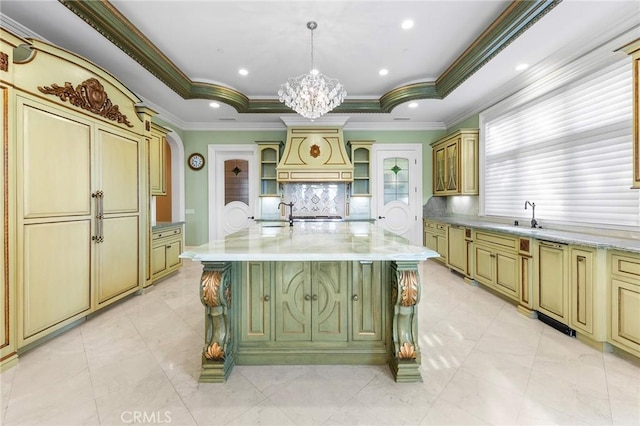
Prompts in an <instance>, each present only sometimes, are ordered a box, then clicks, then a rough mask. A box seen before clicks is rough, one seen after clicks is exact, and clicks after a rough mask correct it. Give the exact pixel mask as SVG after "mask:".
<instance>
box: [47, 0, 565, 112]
mask: <svg viewBox="0 0 640 426" xmlns="http://www.w3.org/2000/svg"><path fill="white" fill-rule="evenodd" d="M58 1H59V2H60V3H62V4H63V5H64V6H65V7H67V8H68V9H69V10H71V11H72V12H73V13H75V14H76V15H77V16H79V17H80V18H81V19H82V20H84V21H85V22H86V23H87V24H89V25H90V26H91V27H93V28H94V29H95V30H96V31H98V32H99V33H100V34H102V35H103V36H104V37H106V38H107V39H108V40H109V41H111V42H112V43H113V44H114V45H116V46H117V47H118V48H119V49H120V50H122V51H123V52H124V53H126V54H127V55H129V56H130V57H131V58H132V59H134V60H135V61H136V62H138V63H139V64H140V65H142V66H143V67H144V68H145V69H147V70H148V71H149V72H150V73H151V74H153V75H154V76H156V77H157V78H158V79H160V80H161V81H162V82H163V83H164V84H166V85H167V87H169V88H171V89H172V90H173V91H175V92H176V93H177V94H178V95H179V96H181V97H182V98H183V99H208V100H215V101H218V102H223V103H225V104H227V105H229V106H231V107H233V108H234V109H235V110H236V111H237V112H238V113H272V114H273V113H275V114H285V113H291V112H292V111H291V110H290V109H289V108H288V107H286V106H285V105H284V104H282V103H281V102H279V101H278V99H277V98H275V97H274V98H272V99H249V98H248V97H247V96H246V95H245V94H243V93H241V92H239V91H237V90H234V89H231V88H229V87H225V86H222V85H220V84H215V83H207V82H202V81H193V80H190V79H189V78H188V77H187V75H186V74H185V73H184V72H183V71H182V70H180V69H179V68H178V67H177V66H176V65H175V64H174V63H173V62H172V61H171V60H170V59H169V58H168V57H167V56H166V55H165V54H164V53H163V52H162V51H160V49H158V47H156V46H155V45H154V44H153V43H152V42H151V40H149V39H148V38H147V37H146V36H145V35H144V34H143V33H142V32H141V31H140V30H138V29H137V28H136V27H135V26H134V25H133V24H132V23H131V22H130V21H129V20H128V19H127V18H126V17H125V16H124V15H122V14H121V13H120V12H119V11H118V10H117V9H116V8H115V7H114V6H113V5H111V4H110V3H109V2H108V1H107V0H102V1H72V0H58ZM561 1H562V0H530V1H520V0H514V1H513V2H512V3H511V4H510V5H509V6H508V7H507V8H506V9H505V11H504V12H503V13H502V14H501V15H500V16H499V17H498V18H497V19H496V20H495V21H494V22H493V23H492V24H491V25H489V27H487V29H486V30H485V31H484V32H483V33H482V34H480V36H479V37H478V38H477V39H476V40H475V41H474V42H473V43H472V44H471V45H470V46H469V47H468V48H467V50H465V52H464V53H462V55H460V56H459V57H458V58H457V59H456V60H455V61H454V62H453V63H452V64H451V65H450V66H449V67H448V68H447V70H445V72H444V73H443V74H442V75H441V76H440V77H438V78H437V80H436V81H435V83H434V82H432V81H428V82H417V83H413V84H408V85H405V86H402V87H398V88H395V89H393V90H391V91H389V92H387V93H385V94H383V95H382V96H381V97H380V98H379V99H375V98H370V99H346V100H345V101H344V102H343V103H342V104H341V105H339V106H338V107H337V108H336V109H334V110H333V111H334V112H336V113H343V114H344V113H346V114H352V113H389V112H391V111H392V110H393V109H394V108H395V107H396V106H398V105H400V104H402V103H405V102H409V101H414V100H420V99H443V98H444V97H446V96H447V95H448V94H449V93H451V92H452V91H453V90H454V89H455V88H456V87H458V86H459V85H460V84H462V83H463V82H464V81H465V80H467V79H468V78H469V77H471V75H473V74H474V73H475V72H476V71H478V70H479V69H480V68H481V67H482V66H484V65H485V64H486V63H487V62H488V61H489V60H491V58H493V57H494V56H495V55H497V54H498V53H499V52H500V51H501V50H502V49H504V48H505V47H506V46H508V45H509V44H510V43H511V42H512V41H513V40H515V39H516V38H518V37H519V36H520V35H521V34H522V33H523V32H524V31H526V30H527V29H528V28H530V27H531V26H532V25H533V24H534V23H535V22H537V21H538V20H539V19H540V18H541V17H543V16H544V15H546V14H547V13H548V12H549V11H550V10H551V9H553V8H554V7H555V6H557V5H558V4H559V3H560V2H561Z"/></svg>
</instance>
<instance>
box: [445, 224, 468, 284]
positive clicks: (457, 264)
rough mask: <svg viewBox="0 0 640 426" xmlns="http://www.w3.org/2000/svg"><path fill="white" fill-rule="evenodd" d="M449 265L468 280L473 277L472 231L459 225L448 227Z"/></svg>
mask: <svg viewBox="0 0 640 426" xmlns="http://www.w3.org/2000/svg"><path fill="white" fill-rule="evenodd" d="M447 242H448V244H447V265H448V266H449V268H450V269H453V270H455V271H457V272H459V273H461V274H462V275H464V276H465V277H467V278H470V277H471V275H472V270H471V259H472V255H473V253H472V252H471V250H472V249H471V246H472V241H471V229H469V228H464V227H462V226H457V225H449V226H448V227H447Z"/></svg>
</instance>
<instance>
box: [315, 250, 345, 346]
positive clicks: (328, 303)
mask: <svg viewBox="0 0 640 426" xmlns="http://www.w3.org/2000/svg"><path fill="white" fill-rule="evenodd" d="M312 265H313V267H312V271H311V277H312V278H311V279H312V285H311V290H312V291H311V293H312V294H311V306H312V309H311V310H312V321H311V324H312V338H313V340H314V341H320V340H323V341H344V342H346V341H347V283H348V281H347V263H346V262H314V263H312Z"/></svg>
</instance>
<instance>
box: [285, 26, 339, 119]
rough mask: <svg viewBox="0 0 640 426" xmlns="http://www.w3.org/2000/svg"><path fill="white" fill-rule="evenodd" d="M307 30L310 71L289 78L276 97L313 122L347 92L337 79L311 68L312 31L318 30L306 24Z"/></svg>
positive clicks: (337, 103)
mask: <svg viewBox="0 0 640 426" xmlns="http://www.w3.org/2000/svg"><path fill="white" fill-rule="evenodd" d="M307 28H309V29H310V30H311V71H310V72H309V74H303V75H301V76H298V77H295V78H289V79H288V80H287V82H286V83H284V84H283V85H282V86H281V87H280V90H278V96H279V97H280V102H284V104H285V105H286V106H288V107H289V108H291V109H292V110H294V111H295V112H297V113H298V114H300V115H301V116H303V117H306V118H309V119H311V120H312V121H313V119H315V118H318V117H320V116H322V115H324V114H326V113H327V112H329V111H331V110H332V109H334V108H335V107H337V106H338V105H340V104H341V103H342V101H343V100H344V97H345V96H347V92H346V90H344V87H343V86H342V84H340V82H339V81H338V80H337V79H335V78H329V77H327V76H325V75H322V74H321V73H319V72H318V70H316V69H314V68H313V30H315V29H316V28H318V24H316V23H315V22H313V21H310V22H307Z"/></svg>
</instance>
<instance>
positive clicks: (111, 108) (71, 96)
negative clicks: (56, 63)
mask: <svg viewBox="0 0 640 426" xmlns="http://www.w3.org/2000/svg"><path fill="white" fill-rule="evenodd" d="M38 90H40V92H42V93H44V94H45V95H54V96H57V97H59V98H60V100H61V101H63V102H69V103H70V104H71V105H73V106H76V107H78V108H82V109H84V110H86V111H89V112H92V113H94V114H98V115H100V116H102V117H104V118H106V119H108V120H111V121H115V122H117V123H120V124H124V125H126V126H128V127H133V124H131V123H129V120H128V119H127V116H126V115H124V114H122V113H121V112H120V108H119V107H118V105H113V104H112V103H111V100H110V99H109V96H108V95H107V94H106V92H105V91H104V87H103V86H102V84H101V83H100V82H99V81H98V80H96V79H95V78H90V79H88V80H85V81H83V82H82V83H81V84H79V85H78V86H77V87H76V88H75V89H74V88H73V85H72V84H71V83H69V82H66V83H64V87H60V86H58V85H57V84H55V83H53V84H52V85H51V87H47V86H45V87H38Z"/></svg>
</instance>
